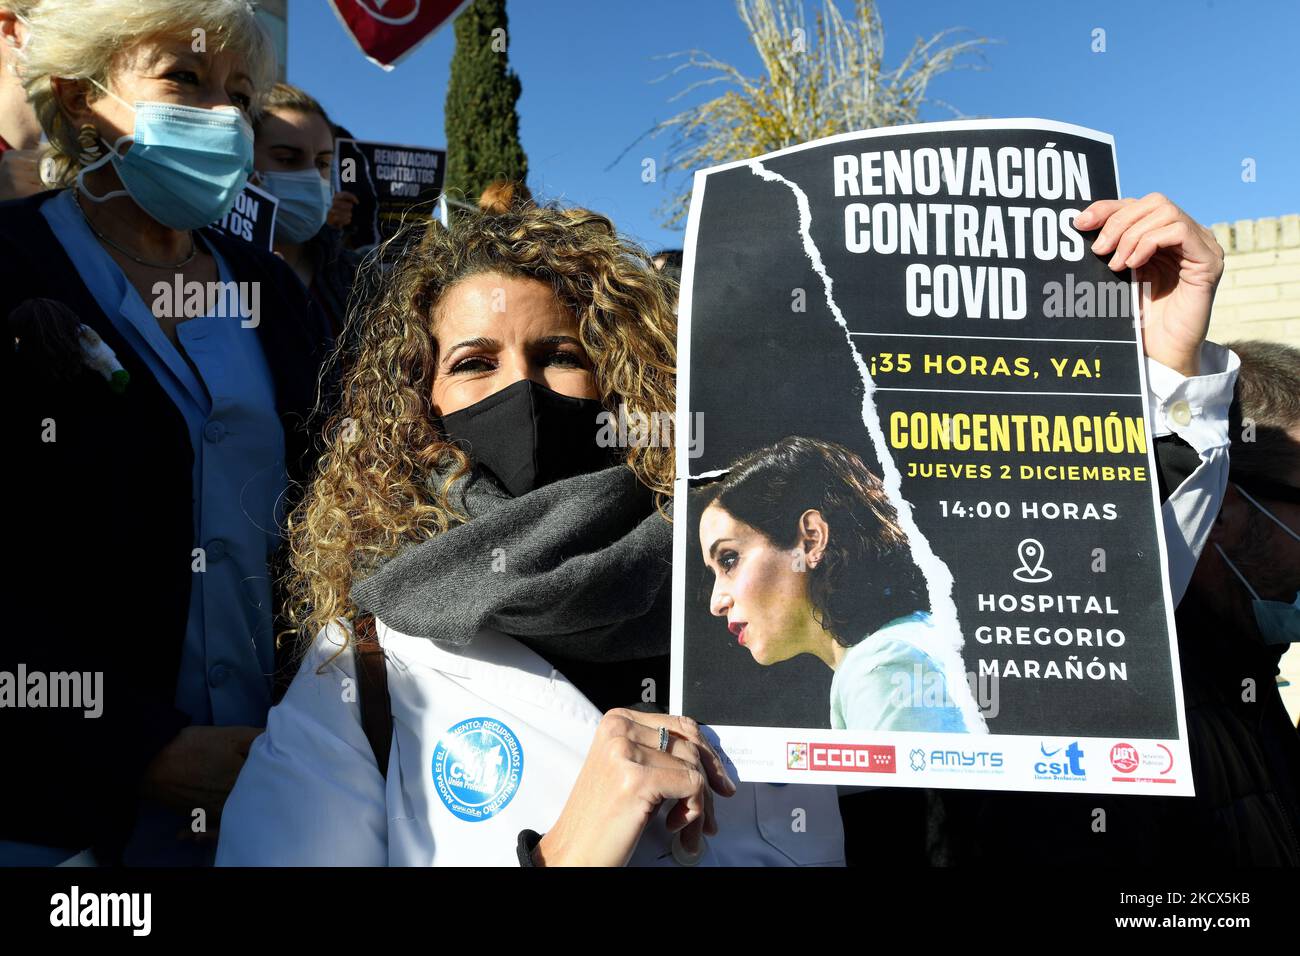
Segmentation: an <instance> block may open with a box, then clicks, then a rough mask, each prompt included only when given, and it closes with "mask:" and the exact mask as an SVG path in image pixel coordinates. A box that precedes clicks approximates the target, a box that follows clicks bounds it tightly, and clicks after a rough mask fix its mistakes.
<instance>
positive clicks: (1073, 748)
mask: <svg viewBox="0 0 1300 956" xmlns="http://www.w3.org/2000/svg"><path fill="white" fill-rule="evenodd" d="M1038 749H1039V751H1040V752H1041V753H1042V755H1043V756H1044V757H1046V758H1055V759H1046V760H1040V761H1038V762H1037V763H1036V764H1034V773H1035V774H1036V775H1037V776H1040V777H1053V778H1065V779H1070V778H1077V779H1082V778H1083V777H1085V776H1087V774H1086V773H1084V770H1083V748H1082V747H1080V746H1079V742H1078V741H1077V740H1075V741H1071V743H1070V745H1069V746H1068V747H1066V748H1065V751H1064V753H1062V750H1061V748H1060V747H1057V748H1056V749H1055V750H1048V749H1047V744H1040V745H1039V747H1038Z"/></svg>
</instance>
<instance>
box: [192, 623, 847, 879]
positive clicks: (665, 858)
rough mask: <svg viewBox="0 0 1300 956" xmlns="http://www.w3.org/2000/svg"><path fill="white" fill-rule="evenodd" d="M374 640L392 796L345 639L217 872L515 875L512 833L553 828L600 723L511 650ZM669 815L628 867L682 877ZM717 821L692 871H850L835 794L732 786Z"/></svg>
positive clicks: (225, 837) (329, 649) (305, 684)
mask: <svg viewBox="0 0 1300 956" xmlns="http://www.w3.org/2000/svg"><path fill="white" fill-rule="evenodd" d="M375 624H376V632H377V635H378V637H379V640H380V643H381V644H382V645H383V647H384V651H385V657H386V660H387V668H388V689H389V694H390V696H391V700H392V712H393V727H394V730H393V741H392V749H391V751H390V753H389V764H388V778H387V780H386V781H385V779H384V778H383V777H381V776H380V773H379V769H378V766H377V765H376V763H375V759H374V755H373V753H372V752H371V749H370V745H369V743H368V742H367V739H366V737H365V734H364V733H363V731H362V727H361V714H360V708H359V705H358V703H357V702H356V692H355V676H356V669H355V663H354V659H353V655H352V651H351V649H350V648H346V649H344V648H343V647H342V645H343V641H342V632H341V630H339V629H337V628H335V629H327V630H325V631H322V632H321V633H320V634H319V635H318V636H317V639H316V642H315V644H314V645H313V646H312V648H311V651H310V652H309V653H308V655H307V657H306V659H305V660H304V662H303V664H302V667H301V669H300V670H299V672H298V675H297V677H296V679H295V680H294V681H293V684H292V686H291V687H290V688H289V690H288V692H287V694H286V695H285V698H284V700H283V701H281V702H280V704H279V705H277V706H276V707H274V708H273V709H272V710H271V713H270V717H269V719H268V721H267V729H266V733H264V734H263V735H262V736H260V737H259V738H257V740H256V741H255V742H254V744H253V747H252V750H251V751H250V753H249V756H248V762H247V764H246V765H245V766H244V769H243V772H242V773H241V774H240V776H239V780H238V782H237V783H236V784H235V789H234V791H233V792H232V793H231V795H230V799H229V801H228V802H227V803H226V806H225V811H224V813H223V816H222V823H221V840H220V845H219V847H218V851H217V865H218V866H242V865H252V866H268V865H300V866H326V865H358V866H477V865H506V866H516V865H518V861H517V856H516V849H515V847H516V841H517V837H518V834H519V831H520V830H523V829H531V830H536V831H537V832H539V833H542V832H545V831H546V830H548V829H549V828H550V827H551V826H552V824H554V822H555V820H556V818H557V817H558V816H559V814H560V811H561V809H562V808H563V806H564V803H565V801H566V800H567V798H568V796H569V791H570V790H571V789H572V787H573V783H574V781H575V780H576V779H577V775H578V771H579V769H580V768H581V766H582V763H583V761H584V760H585V758H586V754H587V750H588V748H589V747H590V745H591V741H592V738H593V735H594V733H595V730H596V725H597V723H598V722H599V720H600V716H601V714H600V712H599V711H598V710H597V709H596V708H595V707H594V706H593V705H592V704H591V703H590V701H588V700H587V699H586V697H584V696H583V695H582V694H581V693H580V692H579V691H578V690H577V688H575V687H574V686H573V685H572V684H571V683H569V681H568V680H567V679H565V678H564V676H563V675H561V674H560V673H559V672H557V671H555V670H554V669H552V668H551V666H550V665H549V664H548V663H547V662H546V661H545V660H543V659H542V658H541V657H540V656H538V655H537V654H536V653H534V652H533V651H531V650H529V649H528V648H526V647H525V646H524V645H523V644H521V643H519V642H518V641H516V640H515V639H513V638H511V637H508V636H506V635H504V634H501V633H498V632H493V631H484V632H482V633H481V634H479V635H478V637H477V638H476V639H475V640H474V641H473V642H471V643H470V644H468V645H466V646H464V647H460V648H455V649H448V648H444V647H440V646H439V645H437V644H435V643H434V642H432V641H429V640H425V639H423V638H414V637H410V636H407V635H404V634H399V633H397V632H395V631H393V630H390V629H389V628H388V627H386V626H385V625H384V624H383V623H382V622H380V621H378V620H377V621H376V622H375ZM474 721H478V722H479V723H467V722H474ZM466 741H468V743H466ZM671 803H672V801H667V802H665V804H664V806H662V807H661V808H660V811H659V813H658V814H657V815H656V816H655V818H654V819H653V820H652V821H651V822H650V824H649V826H648V827H647V828H646V831H645V833H644V834H643V836H642V838H641V842H640V843H639V845H638V846H637V849H636V852H635V853H634V855H633V857H632V860H631V863H632V865H634V866H676V865H679V863H678V862H677V860H676V859H675V858H674V855H673V853H672V838H671V836H670V835H669V834H668V832H667V830H666V829H665V827H664V817H665V815H666V813H667V810H668V807H669V805H670V804H671ZM714 805H715V807H716V809H717V815H718V825H719V833H718V834H717V835H716V836H713V837H706V838H705V839H706V846H705V850H704V853H703V854H702V855H701V857H700V859H699V861H698V865H704V866H708V865H714V866H790V865H842V864H843V862H844V839H843V827H842V824H841V821H840V812H839V804H838V797H837V791H836V788H835V787H830V786H812V785H795V784H792V785H789V786H776V785H772V784H764V783H758V784H752V783H741V784H740V789H739V792H738V793H736V794H735V795H734V796H732V797H730V798H725V797H721V796H718V795H716V794H715V799H714Z"/></svg>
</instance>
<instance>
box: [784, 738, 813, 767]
mask: <svg viewBox="0 0 1300 956" xmlns="http://www.w3.org/2000/svg"><path fill="white" fill-rule="evenodd" d="M785 768H786V769H787V770H807V769H808V745H807V744H802V743H787V744H786V745H785Z"/></svg>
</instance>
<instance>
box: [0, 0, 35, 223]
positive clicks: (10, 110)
mask: <svg viewBox="0 0 1300 956" xmlns="http://www.w3.org/2000/svg"><path fill="white" fill-rule="evenodd" d="M36 3H37V0H0V201H3V200H5V199H17V198H19V197H22V196H30V195H31V194H32V193H37V192H40V191H41V190H42V189H44V188H45V187H44V186H43V185H42V184H41V176H40V150H39V149H38V148H37V147H39V146H40V142H41V124H40V122H39V121H38V120H37V119H36V113H35V112H34V111H33V110H32V107H31V104H30V103H28V102H27V91H26V90H24V89H23V84H22V78H21V77H20V75H19V70H20V68H21V67H22V64H23V59H24V51H25V47H26V46H27V40H28V36H29V33H28V29H27V18H28V16H30V14H31V12H32V10H34V9H35V8H36Z"/></svg>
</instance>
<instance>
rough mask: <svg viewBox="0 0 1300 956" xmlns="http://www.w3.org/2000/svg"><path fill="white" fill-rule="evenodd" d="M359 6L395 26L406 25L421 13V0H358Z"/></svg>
mask: <svg viewBox="0 0 1300 956" xmlns="http://www.w3.org/2000/svg"><path fill="white" fill-rule="evenodd" d="M357 6H358V7H360V8H361V9H362V10H363V11H364V12H366V13H368V14H370V15H371V16H372V17H374V18H375V19H376V20H378V21H379V22H380V23H387V24H388V25H389V26H394V27H401V26H405V25H406V24H408V23H410V22H411V21H412V20H414V19H415V18H416V17H418V16H419V15H420V0H357Z"/></svg>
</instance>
